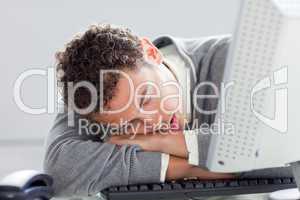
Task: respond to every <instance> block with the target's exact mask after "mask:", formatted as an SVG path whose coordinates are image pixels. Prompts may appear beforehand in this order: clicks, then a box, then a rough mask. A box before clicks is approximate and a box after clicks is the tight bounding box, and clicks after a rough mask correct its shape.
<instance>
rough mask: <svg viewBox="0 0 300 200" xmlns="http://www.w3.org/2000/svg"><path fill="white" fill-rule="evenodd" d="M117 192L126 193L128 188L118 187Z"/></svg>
mask: <svg viewBox="0 0 300 200" xmlns="http://www.w3.org/2000/svg"><path fill="white" fill-rule="evenodd" d="M119 191H120V192H127V191H128V188H127V186H120V187H119Z"/></svg>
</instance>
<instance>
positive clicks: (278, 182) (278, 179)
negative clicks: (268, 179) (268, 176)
mask: <svg viewBox="0 0 300 200" xmlns="http://www.w3.org/2000/svg"><path fill="white" fill-rule="evenodd" d="M273 183H274V184H281V183H282V180H281V179H280V178H276V179H274V182H273Z"/></svg>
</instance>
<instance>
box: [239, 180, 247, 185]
mask: <svg viewBox="0 0 300 200" xmlns="http://www.w3.org/2000/svg"><path fill="white" fill-rule="evenodd" d="M239 185H240V186H248V181H246V180H243V181H239Z"/></svg>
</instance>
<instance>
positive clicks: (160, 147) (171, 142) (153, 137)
mask: <svg viewBox="0 0 300 200" xmlns="http://www.w3.org/2000/svg"><path fill="white" fill-rule="evenodd" d="M109 142H110V143H113V144H119V145H122V144H137V145H139V146H141V148H142V149H143V150H144V151H153V152H162V153H166V154H170V155H173V156H177V157H181V158H187V157H188V151H187V147H186V143H185V139H184V135H183V134H182V133H179V132H173V133H164V134H148V135H136V136H135V137H134V138H133V139H132V138H130V137H129V136H114V137H112V138H111V139H110V140H109Z"/></svg>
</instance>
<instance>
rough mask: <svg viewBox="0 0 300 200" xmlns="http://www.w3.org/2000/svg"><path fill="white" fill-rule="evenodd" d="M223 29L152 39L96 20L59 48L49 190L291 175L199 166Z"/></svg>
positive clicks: (218, 77)
mask: <svg viewBox="0 0 300 200" xmlns="http://www.w3.org/2000/svg"><path fill="white" fill-rule="evenodd" d="M230 41H231V39H230V36H228V35H223V36H214V37H203V38H197V39H179V38H173V37H170V36H162V37H159V38H157V39H156V40H154V41H153V42H151V41H150V40H149V39H147V38H144V37H138V36H136V35H134V34H133V33H132V32H131V31H130V30H128V29H125V28H120V27H116V26H112V25H107V24H106V25H105V24H100V25H93V26H91V27H90V28H89V29H88V30H87V31H86V32H85V33H83V34H80V35H76V36H75V37H74V39H73V40H71V41H70V42H69V43H67V45H66V46H65V48H64V49H63V50H62V51H60V52H58V53H57V54H56V59H57V75H58V84H59V86H60V87H61V89H62V100H63V107H62V109H61V110H60V112H59V113H58V115H57V117H56V119H55V122H54V125H53V127H52V129H51V130H50V133H49V135H48V138H47V142H46V154H45V159H44V169H45V171H46V172H47V173H49V174H50V175H52V176H53V177H54V188H55V192H56V195H60V196H66V195H80V196H87V195H93V194H95V193H98V192H99V191H101V190H102V189H104V188H106V187H109V186H113V185H127V184H137V183H154V182H164V181H166V180H176V179H182V178H191V177H196V178H200V179H225V178H226V179H230V178H236V177H241V176H243V177H247V176H274V174H275V175H280V176H288V175H291V171H290V169H289V168H277V169H271V170H270V169H268V170H256V171H252V172H244V173H235V174H225V173H214V172H209V171H208V170H207V168H206V167H205V162H206V159H207V152H208V145H209V139H210V135H211V134H210V133H211V132H212V131H210V128H211V127H212V125H213V123H214V122H215V121H216V119H215V114H216V108H217V103H218V97H219V95H220V91H219V90H220V85H221V82H222V77H223V71H224V66H225V60H226V56H227V51H228V47H229V44H230Z"/></svg>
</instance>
